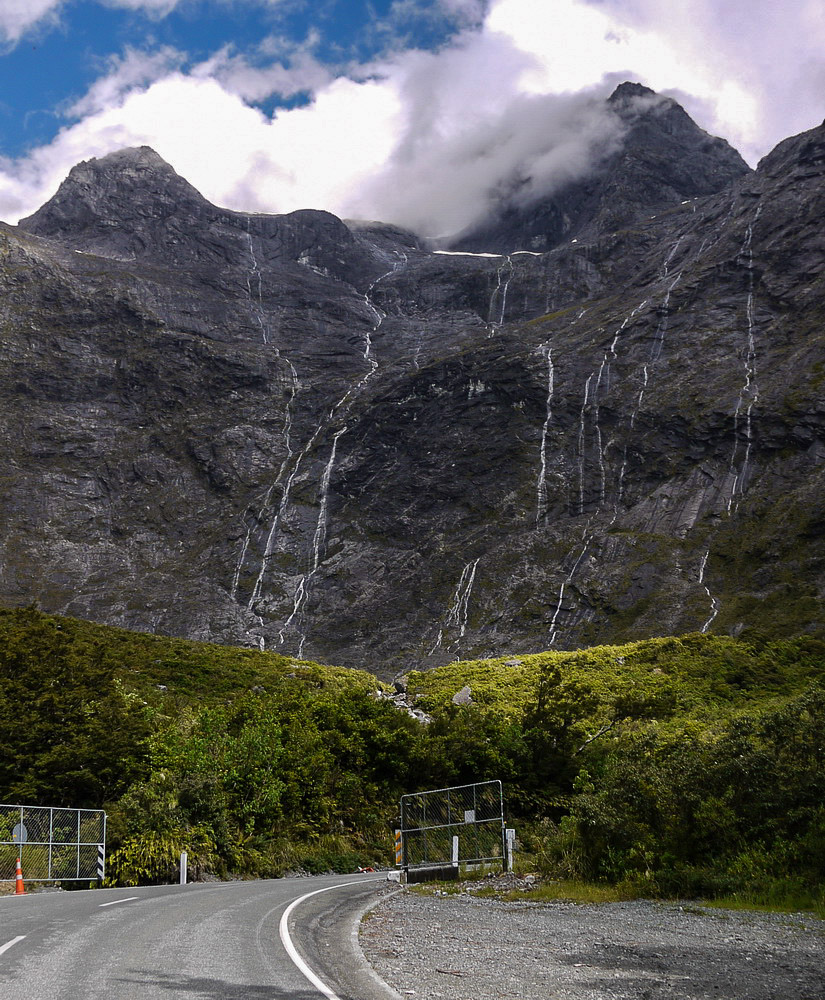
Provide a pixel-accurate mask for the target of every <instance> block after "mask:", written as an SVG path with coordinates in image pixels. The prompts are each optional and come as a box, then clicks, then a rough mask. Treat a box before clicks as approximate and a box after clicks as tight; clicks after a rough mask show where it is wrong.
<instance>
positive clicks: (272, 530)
mask: <svg viewBox="0 0 825 1000" xmlns="http://www.w3.org/2000/svg"><path fill="white" fill-rule="evenodd" d="M323 427H324V424H323V423H320V424H319V425H318V426H317V427H316V428H315V431H314V433H313V435H312V437H311V438H310V439H309V441H308V442H307V443H306V445H304V447H303V448H302V449H301V451H300V452H299V454H298V456H297V458H296V459H295V463H294V464H293V467H292V471H291V472H290V474H289V476H288V477H287V481H286V484H285V486H284V491H283V493H282V494H281V502H280V503H279V505H278V510H277V512H276V514H275V517H274V518H273V519H272V523H271V524H270V527H269V533H268V535H267V539H266V545H265V546H264V554H263V558H262V559H261V567H260V570H259V571H258V576H257V579H256V580H255V586H254V587H253V588H252V596H251V597H250V598H249V604H248V607H249V608H250V609H251V608H252V606H253V605H254V603H255V602H256V601H257V600H258V599H259V598H260V596H261V591H262V588H263V582H264V577H265V575H266V570H267V565H268V563H269V560H270V559H271V557H272V553H273V552H274V548H275V537H276V535H277V532H278V528H279V527H280V525H281V522H282V520H283V517H284V514H285V513H286V510H287V507H288V506H289V499H290V494H291V491H292V484H293V483H294V482H295V477H296V476H297V475H298V472H299V470H300V468H301V463H302V462H303V460H304V459H305V458H306V456H307V455H308V453H309V451H310V449H311V448H312V447H313V445H314V444H315V442H316V441H317V439H318V435H319V434H320V433H321V430H322V429H323ZM276 482H277V480H276Z"/></svg>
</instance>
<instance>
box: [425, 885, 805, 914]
mask: <svg viewBox="0 0 825 1000" xmlns="http://www.w3.org/2000/svg"><path fill="white" fill-rule="evenodd" d="M407 891H408V892H414V893H416V894H417V895H419V896H459V895H470V896H478V897H479V898H482V899H491V898H493V899H499V900H503V901H504V902H509V903H522V902H529V903H579V904H582V905H588V904H589V905H593V904H598V903H622V902H629V901H631V900H636V899H648V898H656V899H659V897H650V896H646V895H645V894H644V893H641V892H640V891H639V888H638V887H634V886H627V885H621V884H620V885H607V884H605V883H601V882H599V883H595V882H579V881H576V880H573V879H562V880H558V881H556V880H554V881H547V882H542V883H539V884H537V885H536V887H535V888H532V889H509V890H507V891H504V892H502V891H501V890H498V889H496V888H495V886H492V885H489V886H483V887H482V888H478V889H476V888H472V887H471V886H470V885H468V883H466V882H421V883H419V884H416V885H410V886H408V887H407ZM670 902H675V900H670ZM684 908H685V909H690V907H688V906H685V907H684ZM693 908H694V909H696V911H697V912H704V908H710V909H715V910H736V911H749V910H750V911H756V912H760V913H813V914H814V915H816V916H817V917H818V918H819V919H820V920H825V891H822V892H819V893H810V892H805V891H804V890H799V889H793V888H788V887H780V888H779V889H777V890H776V891H774V892H771V893H764V892H763V893H759V892H740V893H732V894H730V895H727V896H718V897H716V898H714V899H700V900H695V901H694V905H693Z"/></svg>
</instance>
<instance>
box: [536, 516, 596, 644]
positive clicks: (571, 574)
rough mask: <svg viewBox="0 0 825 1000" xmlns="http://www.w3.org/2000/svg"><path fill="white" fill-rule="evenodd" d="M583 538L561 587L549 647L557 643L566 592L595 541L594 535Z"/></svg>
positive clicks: (548, 641) (548, 642)
mask: <svg viewBox="0 0 825 1000" xmlns="http://www.w3.org/2000/svg"><path fill="white" fill-rule="evenodd" d="M588 527H589V525H588ZM586 531H587V528H585V532H586ZM582 538H583V542H582V550H581V552H580V553H579V555H578V557H577V558H576V561H575V562H574V563H573V568H572V569H571V570H570V572H569V573H568V574H567V576H566V577H565V579H564V581H563V583H562V585H561V588H560V589H559V599H558V601H557V602H556V610H555V611H554V612H553V617H552V619H551V621H550V635H549V637H548V640H547V644H548V645H549V646H552V645H553V643H554V642H555V641H556V636H557V635H558V629H557V628H556V622H557V621H558V618H559V614H560V613H561V605H562V601H563V600H564V592H565V590H566V589H567V588H568V587H569V586H570V584H571V583H572V582H573V577H574V576H575V575H576V570H577V569H578V568H579V566H580V565H581V561H582V559H584V557H585V554H586V552H587V549H588V548H589V546H590V542H591V541H592V540H593V536H592V535H589V536H587V537H585V535H582Z"/></svg>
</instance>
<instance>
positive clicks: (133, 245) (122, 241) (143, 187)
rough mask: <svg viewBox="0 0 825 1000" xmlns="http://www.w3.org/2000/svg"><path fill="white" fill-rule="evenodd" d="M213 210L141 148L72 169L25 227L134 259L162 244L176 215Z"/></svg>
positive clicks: (197, 215)
mask: <svg viewBox="0 0 825 1000" xmlns="http://www.w3.org/2000/svg"><path fill="white" fill-rule="evenodd" d="M210 209H211V206H210V205H209V202H207V201H206V199H205V198H204V197H203V196H202V195H201V194H200V193H199V192H198V191H197V190H196V188H194V187H193V186H192V185H191V184H190V183H189V182H188V181H185V180H184V179H183V178H182V177H181V176H180V175H179V174H178V173H176V172H175V170H174V169H173V168H172V167H171V166H170V165H169V164H168V163H167V162H166V161H165V160H164V159H163V158H162V157H161V156H159V155H158V154H157V153H156V152H155V151H154V150H153V149H151V148H150V147H149V146H138V147H129V148H125V149H119V150H117V151H115V152H112V153H108V154H107V155H106V156H102V157H100V158H92V159H91V160H84V161H83V162H82V163H79V164H78V165H77V166H75V167H73V168H72V170H71V171H70V172H69V175H68V176H67V177H66V179H65V180H64V181H63V183H62V184H61V185H60V187H59V188H58V190H57V192H56V194H55V195H54V196H53V197H52V198H50V199H49V201H47V202H46V204H45V205H43V206H42V207H41V208H39V209H38V210H37V211H36V212H35V213H34V214H33V215H30V216H29V217H28V218H26V219H23V220H21V222H20V228H21V229H24V230H26V231H27V232H30V233H34V234H35V235H37V236H44V237H47V238H51V239H55V240H58V241H59V242H63V243H67V244H69V245H71V246H72V247H73V248H75V249H81V250H85V251H87V252H91V253H100V254H102V255H104V256H112V257H125V258H128V259H131V258H133V257H135V256H140V255H141V252H142V251H144V250H146V248H147V246H151V245H152V244H153V243H156V242H157V238H158V236H159V230H166V229H168V220H169V219H170V218H171V217H173V216H174V217H177V218H179V219H189V220H202V219H203V216H204V213H205V212H207V213H208V211H209V210H210ZM153 237H154V239H153Z"/></svg>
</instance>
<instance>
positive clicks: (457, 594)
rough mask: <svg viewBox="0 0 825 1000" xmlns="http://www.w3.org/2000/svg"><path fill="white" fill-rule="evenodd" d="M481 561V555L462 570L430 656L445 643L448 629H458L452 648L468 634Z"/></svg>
mask: <svg viewBox="0 0 825 1000" xmlns="http://www.w3.org/2000/svg"><path fill="white" fill-rule="evenodd" d="M480 561H481V557H480V556H479V557H478V558H477V559H474V560H471V561H470V562H468V563H467V565H466V566H465V567H464V569H463V570H462V571H461V576H460V578H459V581H458V584H457V585H456V588H455V591H454V593H453V597H452V601H451V603H450V607H449V609H448V611H447V614H446V615H445V617H444V621H443V623H442V626H441V628H440V629H439V630H438V637H437V638H436V640H435V644H434V645H433V647H432V649H430V651H429V653H428V654H427V655H428V656H432V655H433V653H434V652H435V651H436V650H437V649H439V648H440V647H441V646H442V645H443V642H444V635H445V632H446V631H447V630H448V629H450V630H455V629H458V637H457V638H456V639H455V641H454V642H452V643H451V645H450V648H455V647H456V646H457V645H458V644H459V642H460V641H461V640H462V639H463V638H464V636H465V635H466V633H467V626H468V623H469V613H470V596H471V594H472V591H473V584H474V583H475V578H476V570H477V569H478V564H479V562H480Z"/></svg>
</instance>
